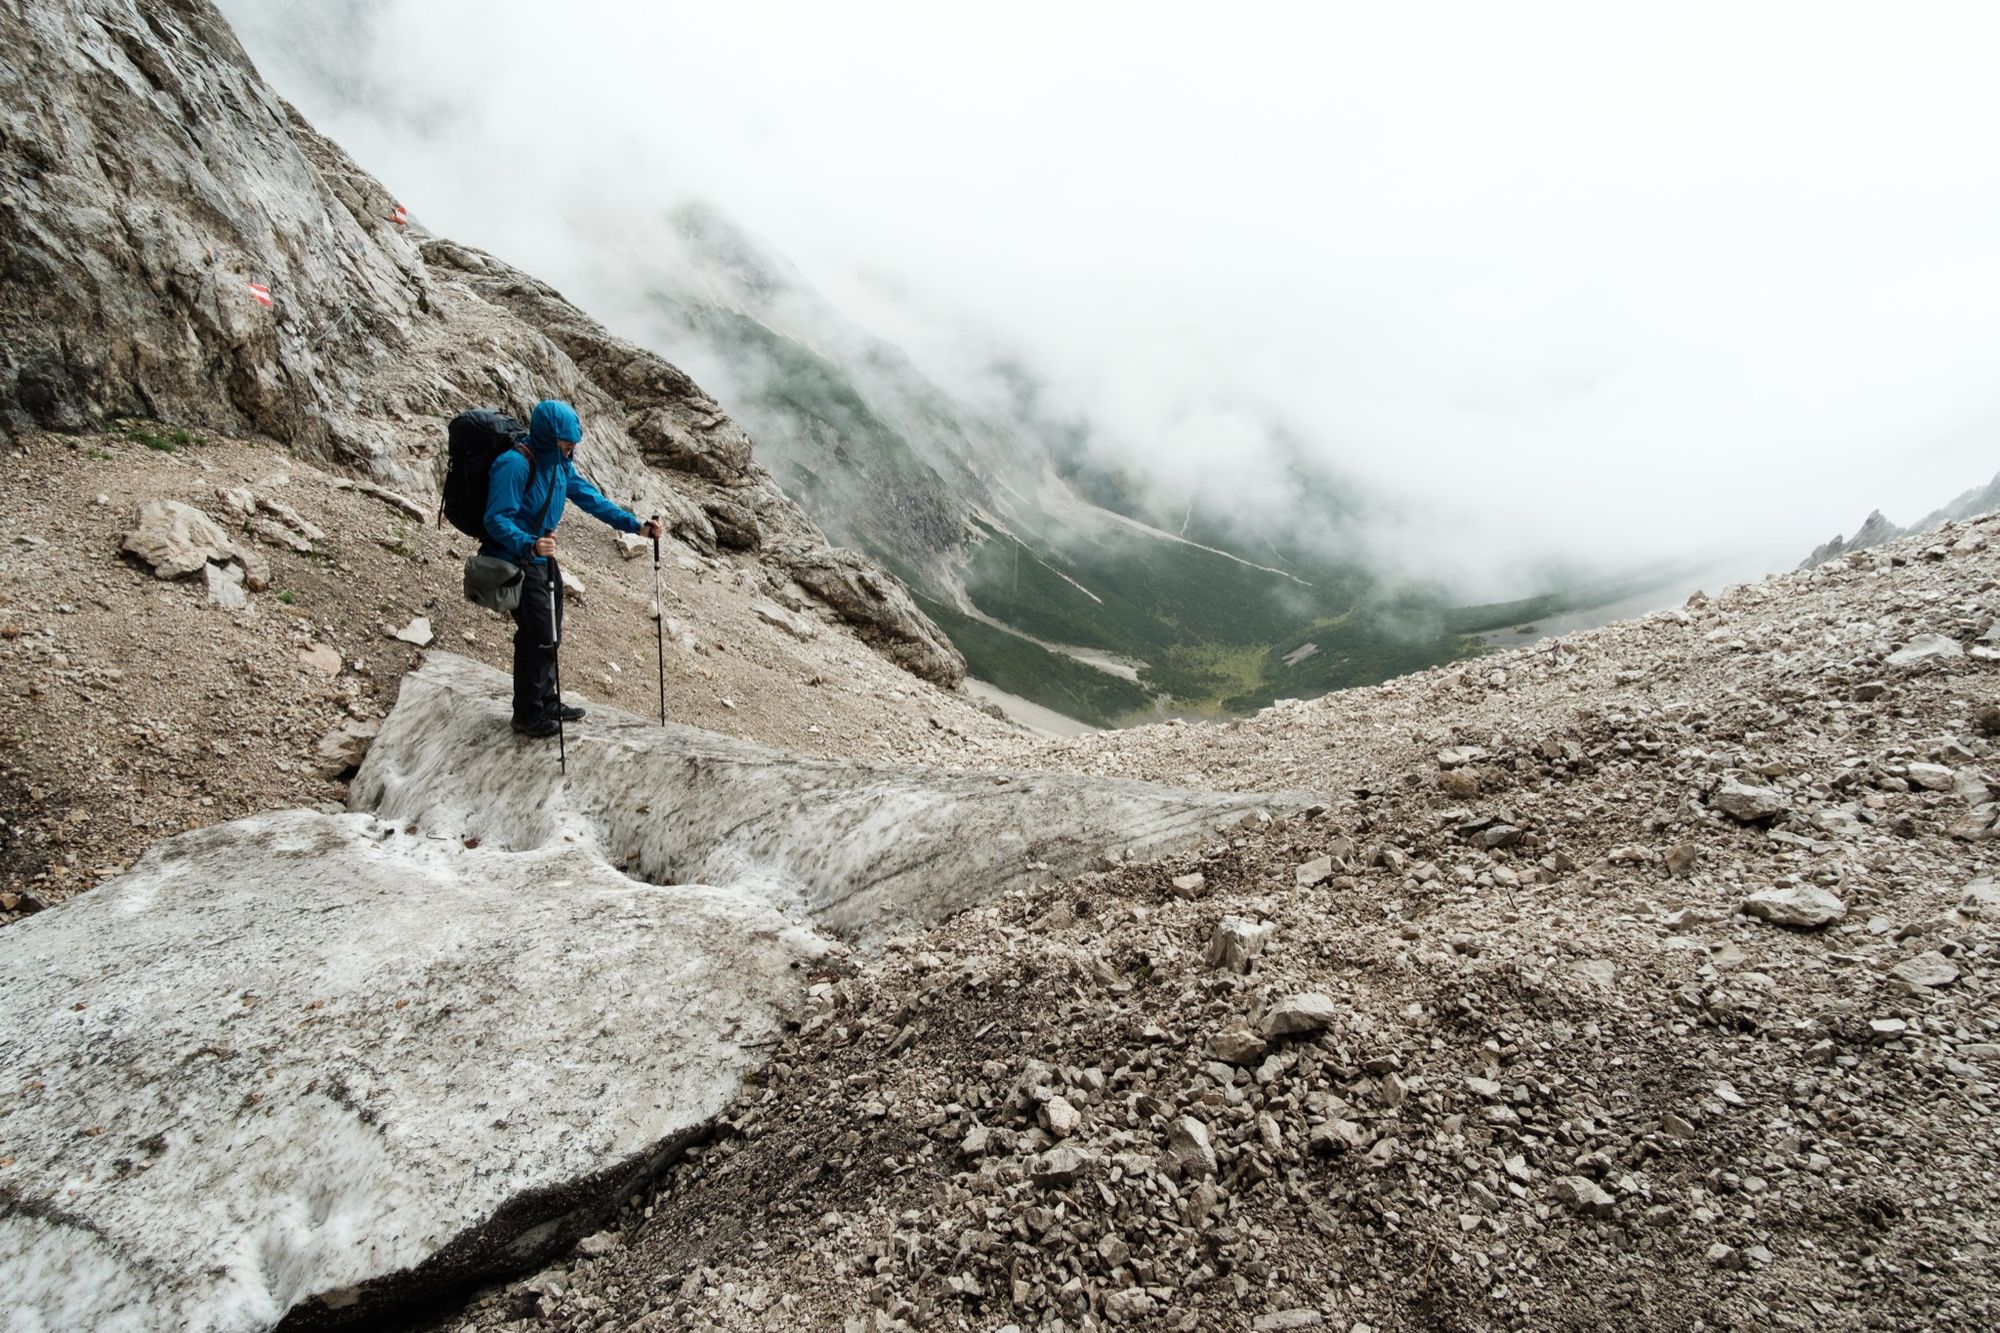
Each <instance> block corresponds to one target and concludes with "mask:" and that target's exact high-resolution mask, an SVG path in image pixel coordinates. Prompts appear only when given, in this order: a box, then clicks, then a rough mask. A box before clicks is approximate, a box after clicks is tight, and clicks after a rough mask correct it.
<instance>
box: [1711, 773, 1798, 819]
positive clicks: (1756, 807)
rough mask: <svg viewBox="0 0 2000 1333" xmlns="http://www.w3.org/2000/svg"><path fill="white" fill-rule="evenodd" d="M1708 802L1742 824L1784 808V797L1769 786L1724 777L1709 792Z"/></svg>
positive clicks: (1767, 817)
mask: <svg viewBox="0 0 2000 1333" xmlns="http://www.w3.org/2000/svg"><path fill="white" fill-rule="evenodd" d="M1708 803H1709V804H1710V805H1712V806H1714V807H1715V808H1716V809H1718V810H1720V811H1722V813H1723V814H1725V815H1728V816H1729V817H1730V818H1731V819H1734V820H1736V821H1738V822H1739V823H1744V824H1754V823H1756V822H1758V821H1759V820H1764V819H1769V818H1771V817H1772V816H1773V815H1776V814H1777V813H1778V812H1779V811H1780V810H1782V809H1784V808H1785V798H1784V797H1783V796H1781V795H1779V794H1778V793H1777V792H1775V791H1773V790H1772V789H1771V788H1769V787H1764V786H1759V785H1756V784H1753V783H1748V782H1744V781H1743V780H1742V779H1740V778H1737V777H1734V776H1730V777H1725V778H1723V780H1722V781H1721V782H1720V783H1718V784H1717V785H1716V788H1715V790H1714V791H1713V792H1711V793H1710V794H1709V798H1708Z"/></svg>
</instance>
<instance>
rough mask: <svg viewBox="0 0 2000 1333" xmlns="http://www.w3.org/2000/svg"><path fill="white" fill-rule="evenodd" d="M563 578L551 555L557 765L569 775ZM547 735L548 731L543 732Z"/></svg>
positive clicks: (564, 774) (550, 659) (552, 656)
mask: <svg viewBox="0 0 2000 1333" xmlns="http://www.w3.org/2000/svg"><path fill="white" fill-rule="evenodd" d="M560 578H562V571H561V570H560V569H557V568H556V558H555V557H554V556H550V557H549V637H550V639H551V642H550V644H549V661H550V663H551V665H553V666H554V668H555V673H556V766H557V768H558V769H559V770H560V771H561V773H562V774H563V776H565V777H567V776H569V739H568V737H567V736H565V735H564V734H563V716H562V706H563V701H562V624H561V622H560V621H558V620H557V619H556V581H557V580H558V579H560ZM542 734H543V735H545V736H546V735H547V734H548V733H547V732H543V733H542Z"/></svg>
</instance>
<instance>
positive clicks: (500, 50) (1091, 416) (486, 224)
mask: <svg viewBox="0 0 2000 1333" xmlns="http://www.w3.org/2000/svg"><path fill="white" fill-rule="evenodd" d="M222 8H223V9H224V11H225V13H226V14H227V15H228V16H229V18H230V19H231V20H232V22H234V23H235V24H236V25H237V27H238V29H239V32H240V33H241V35H242V36H243V37H244V40H245V42H246V45H247V46H248V48H249V49H250V51H251V53H252V55H253V57H255V58H256V59H257V60H258V62H259V64H260V66H261V67H263V68H264V69H265V71H266V73H267V74H268V75H270V76H271V77H272V79H273V80H274V82H275V83H276V84H277V86H278V87H279V89H280V90H281V91H282V92H284V93H285V94H286V95H287V96H290V97H291V98H293V100H295V101H296V102H298V103H299V104H300V105H301V107H302V109H303V110H305V111H306V113H307V114H308V115H309V116H310V117H311V118H313V119H314V120H315V121H316V122H317V123H319V124H320V125H321V127H322V128H324V129H326V130H327V131H328V132H329V133H331V134H332V135H333V136H334V137H335V138H336V139H337V140H339V141H340V142H341V143H342V144H344V145H345V146H346V147H347V148H348V149H349V150H350V151H351V152H353V153H354V154H355V156H356V157H357V158H358V159H359V160H360V161H361V162H362V164H363V165H364V166H366V167H368V168H369V169H371V170H373V171H375V172H376V173H377V174H379V175H381V176H383V177H384V178H385V179H386V180H387V181H388V182H389V183H390V184H391V186H392V188H394V189H396V190H397V191H399V192H401V193H402V194H403V196H404V198H405V202H407V203H409V204H410V205H411V206H412V207H413V208H414V209H415V210H417V212H418V213H419V215H420V216H421V217H422V218H423V219H424V220H425V221H427V222H429V223H430V224H431V225H433V226H435V227H437V228H438V229H440V230H442V231H445V232H448V233H451V234H453V235H456V236H460V237H463V238H465V239H468V240H471V241H473V242H474V243H477V244H482V245H485V246H488V247H489V248H492V249H494V250H495V251H496V252H498V253H500V254H502V255H504V256H505V257H507V258H508V259H510V260H511V261H513V262H516V263H519V264H520V265H522V266H523V267H525V268H527V269H529V270H531V271H533V272H536V273H537V274H540V275H542V276H545V277H548V278H549V279H551V280H552V281H555V282H557V283H558V284H559V285H562V286H563V287H564V288H565V289H566V290H567V291H569V293H570V294H571V295H572V296H574V297H576V298H578V299H579V300H581V301H582V302H583V303H584V304H585V305H586V306H589V307H590V308H592V309H593V310H595V311H598V312H599V313H602V314H605V315H606V316H607V317H609V318H611V319H613V320H614V322H617V321H619V320H621V319H623V318H625V317H626V316H625V314H623V313H621V312H629V311H630V310H631V304H630V303H631V298H632V295H633V294H632V292H631V291H630V286H631V284H632V283H633V282H635V281H637V280H638V275H637V274H636V273H630V272H626V273H623V276H622V277H621V272H622V270H621V266H619V265H616V264H612V265H606V264H605V263H604V262H603V259H604V253H603V251H602V250H601V248H600V247H599V245H598V243H597V242H593V241H592V240H591V237H592V236H593V235H594V234H597V235H601V232H595V231H594V228H596V227H599V226H601V225H602V224H603V223H604V222H605V221H606V220H607V219H612V220H616V225H617V226H618V227H619V228H620V229H622V230H623V231H624V232H625V233H626V234H628V235H629V234H631V229H632V228H633V227H634V226H637V227H638V228H640V229H641V233H642V234H643V228H644V226H645V220H646V219H649V218H655V217H661V216H664V214H665V213H666V211H667V210H669V209H671V208H672V207H674V206H675V205H677V204H679V203H681V202H683V201H685V200H688V199H702V200H708V201H711V202H713V203H714V204H715V205H716V206H717V207H718V208H720V209H721V210H722V211H723V212H725V213H727V214H728V215H730V216H732V217H734V218H736V219H738V220H739V221H741V222H742V223H743V225H744V226H745V227H746V228H747V229H748V230H749V231H750V232H751V233H752V234H755V235H757V236H759V237H761V238H763V239H764V240H765V241H766V242H768V243H769V245H770V246H771V247H772V248H773V249H775V250H776V251H778V252H780V253H782V254H785V255H787V256H789V257H790V258H791V259H792V260H793V261H794V262H796V263H797V265H798V266H799V269H800V270H801V271H802V272H803V273H804V274H806V275H807V276H808V277H809V278H810V280H811V281H812V282H813V283H814V284H815V285H816V286H817V287H818V288H819V289H820V290H821V291H822V292H823V293H824V294H825V295H826V296H827V297H828V298H829V300H831V301H832V302H833V303H834V304H835V305H836V306H838V307H839V308H841V309H842V310H843V311H845V312H846V313H848V314H849V315H850V316H852V317H853V318H854V319H855V320H856V321H857V322H858V323H860V324H862V325H864V326H867V327H869V328H871V329H873V330H874V331H876V332H878V333H880V334H882V335H883V336H884V337H886V338H888V339H889V340H890V341H892V342H895V343H897V344H899V345H901V346H902V347H904V348H905V349H906V350H907V351H908V352H909V354H910V355H911V357H912V358H913V359H914V360H915V361H916V363H917V364H918V365H919V366H921V367H923V368H924V369H925V370H926V371H927V372H928V373H930V374H932V375H933V376H935V377H936V378H938V379H939V380H940V381H941V382H944V383H947V384H949V385H951V386H953V387H954V388H957V389H959V390H961V391H963V392H966V393H968V394H972V395H975V396H977V395H998V394H1000V393H1002V392H1004V391H1005V386H1004V385H1003V384H1001V383H1000V382H998V381H996V379H995V378H994V377H993V375H992V374H991V368H992V365H993V363H994V361H995V360H996V359H998V358H1012V359H1015V360H1017V361H1019V362H1020V363H1022V364H1024V365H1025V366H1027V367H1029V368H1030V369H1031V370H1032V372H1033V373H1034V374H1035V376H1036V377H1037V378H1038V379H1040V380H1041V381H1042V382H1043V383H1044V385H1045V395H1046V401H1045V404H1044V405H1045V406H1046V407H1047V408H1048V409H1049V410H1050V411H1051V413H1052V414H1055V415H1060V416H1068V417H1073V418H1076V419H1080V420H1083V421H1086V422H1088V423H1089V427H1090V431H1091V438H1092V440H1093V443H1094V445H1095V447H1097V448H1099V449H1101V450H1103V451H1104V452H1105V454H1106V455H1107V456H1108V457H1110V458H1113V459H1115V460H1118V461H1119V462H1121V463H1122V464H1123V465H1125V466H1126V467H1128V468H1130V469H1132V470H1135V471H1138V472H1143V473H1145V474H1147V475H1149V476H1151V477H1153V478H1154V479H1155V480H1156V482H1157V484H1158V485H1159V486H1160V487H1161V490H1162V493H1163V494H1164V493H1169V492H1173V491H1176V490H1179V491H1184V492H1191V493H1199V494H1202V495H1204V496H1206V497H1209V498H1210V499H1211V500H1215V501H1221V502H1226V503H1228V504H1231V505H1234V506H1237V507H1238V508H1240V509H1241V510H1242V511H1243V512H1244V513H1246V514H1249V515H1257V514H1260V513H1266V512H1268V513H1270V514H1272V515H1274V516H1277V517H1274V521H1279V519H1280V518H1281V519H1282V521H1287V522H1290V521H1301V522H1310V521H1311V519H1312V516H1311V515H1303V516H1301V515H1298V514H1296V513H1288V512H1287V506H1288V505H1292V504H1295V500H1296V486H1295V484H1294V481H1293V475H1292V473H1293V461H1294V460H1293V457H1292V455H1293V453H1294V451H1298V450H1303V451H1304V452H1305V453H1306V454H1307V455H1308V456H1310V457H1311V458H1313V459H1315V460H1317V462H1318V463H1319V464H1320V465H1321V466H1323V467H1325V468H1326V469H1328V470H1330V471H1332V472H1336V473H1338V474H1340V475H1343V476H1346V477H1350V478H1353V479H1355V481H1356V482H1358V483H1359V484H1360V485H1361V486H1363V487H1364V488H1365V489H1366V490H1367V492H1368V493H1369V494H1370V495H1371V496H1373V497H1374V502H1373V504H1372V506H1371V511H1370V512H1371V514H1372V515H1373V518H1372V519H1371V522H1370V524H1369V525H1367V526H1365V527H1364V528H1363V529H1361V530H1357V531H1345V532H1343V534H1342V539H1343V540H1352V541H1354V542H1356V543H1357V544H1358V545H1359V546H1360V548H1361V549H1363V550H1365V551H1366V552H1367V553H1368V554H1369V556H1370V558H1371V559H1373V560H1375V561H1377V562H1378V563H1380V564H1381V565H1383V566H1384V567H1385V568H1389V569H1392V570H1395V571H1397V572H1403V573H1408V574H1412V575H1415V576H1419V577H1434V578H1442V579H1446V580H1449V581H1451V582H1453V583H1454V584H1455V585H1456V586H1460V587H1463V588H1466V589H1468V590H1473V591H1476V592H1478V593H1480V594H1490V595H1502V594H1504V593H1505V592H1506V591H1508V589H1506V588H1505V587H1503V586H1501V585H1503V584H1505V583H1507V582H1508V581H1509V580H1513V581H1516V582H1518V581H1519V579H1520V578H1523V577H1526V573H1525V571H1528V570H1531V569H1536V568H1543V567H1546V565H1547V563H1548V562H1550V561H1571V562H1590V563H1595V564H1599V565H1602V564H1606V563H1633V562H1639V561H1645V560H1652V559H1659V558H1688V557H1694V556H1697V555H1710V554H1720V553H1727V554H1730V555H1731V556H1732V557H1733V558H1734V559H1735V560H1736V562H1737V565H1738V566H1739V567H1740V568H1742V569H1744V570H1745V571H1746V572H1747V571H1748V570H1750V569H1753V568H1770V567H1776V566H1781V565H1787V564H1790V563H1791V562H1792V561H1794V560H1796V559H1797V557H1798V556H1799V555H1801V554H1803V552H1804V551H1805V550H1807V549H1809V548H1810V547H1811V546H1812V545H1814V544H1816V543H1817V542H1818V541H1820V540H1823V539H1824V538H1826V537H1828V536H1831V535H1832V534H1833V532H1834V531H1836V530H1851V529H1852V528H1853V527H1854V526H1856V525H1857V524H1858V523H1859V522H1860V520H1861V518H1862V517H1863V515H1864V514H1865V513H1866V512H1867V511H1868V510H1869V509H1871V508H1875V507H1878V506H1879V507H1881V508H1883V509H1884V510H1885V511H1887V512H1888V513H1889V514H1890V515H1891V516H1892V517H1894V518H1897V519H1898V520H1900V521H1903V522H1908V521H1910V520H1911V519H1914V518H1915V517H1917V516H1918V515H1920V514H1921V513H1923V512H1925V511H1927V510H1929V509H1931V508H1933V507H1935V506H1936V505H1938V504H1940V503H1942V502H1943V501H1945V500H1946V499H1948V498H1950V496H1951V495H1952V494H1954V493H1956V492H1957V491H1958V490H1960V489H1963V488H1964V487H1967V486H1970V485H1972V484H1974V483H1977V482H1980V481H1983V480H1984V479H1985V478H1986V477H1988V476H1990V475H1991V474H1992V473H1993V471H1994V470H1995V469H1996V467H2000V377H1996V376H1995V375H1994V374H1993V370H1992V368H1993V366H1994V365H1995V364H2000V157H1996V156H1995V155H1994V154H1993V153H1992V152H1991V151H1990V145H1989V143H1988V142H1987V140H1988V139H1989V137H1990V133H1989V131H1990V127H1991V126H1992V125H1994V124H2000V81H1996V80H1994V79H1992V78H1991V69H1992V68H1993V64H1994V59H1995V56H1996V55H2000V13H1996V11H1994V10H1992V8H1991V7H1990V6H1986V5H1983V4H1976V3H1969V4H1932V5H1925V6H1922V7H1917V8H1911V7H1903V8H1901V9H1897V10H1894V11H1891V10H1889V9H1885V8H1883V7H1880V6H1877V5H1872V4H1871V5H1862V4H1837V3H1835V4H1828V3H1811V4H1805V3H1801V4H1793V5H1787V4H1772V5H1759V6H1751V7H1746V6H1740V5H1686V4H1658V5H1646V6H1638V7H1630V6H1615V7H1606V6H1601V5H1595V4H1586V3H1576V4H1540V5H1533V6H1489V5H1481V4H1476V3H1471V2H1470V0H1468V3H1464V4H1455V5H1444V6H1441V7H1427V8H1424V9H1422V10H1421V11H1419V10H1417V9H1411V8H1409V7H1393V6H1389V7H1384V6H1374V7H1359V6H1356V7H1338V8H1336V7H1330V6H1310V5H1289V4H1271V5H1259V6H1251V7H1248V8H1244V9H1239V10H1237V11H1232V12H1231V14H1230V15H1229V16H1227V17H1222V16H1220V15H1219V12H1218V11H1216V10H1214V9H1213V8H1212V7H1209V6H1196V5H1192V4H1165V5H1160V4H1140V3H1136V2H1133V3H1108V4H1103V5H1095V6H1089V7H1083V8H1082V9H1079V8H1078V7H1076V6H1064V5H1055V4H1035V3H1031V4H1025V5H1017V6H1011V7H1006V8H1005V9H993V8H990V7H988V8H986V9H978V8H976V7H975V8H970V9H968V8H967V7H964V6H935V5H925V4H919V3H916V0H906V2H905V3H861V4H854V5H841V6H817V5H810V4H805V3H797V4H764V5H754V6H728V5H723V6H717V5H704V6H682V5H659V6H656V5H640V4H636V3H610V2H609V0H576V2H575V3H572V4H569V5H565V6H562V7H560V8H559V9H550V8H549V7H547V6H543V5H536V4H530V3H527V0H481V2H480V3H476V4H475V3H471V0H355V2H354V3H351V4H349V5H339V4H323V5H319V6H313V7H310V8H302V7H298V6H291V5H283V6H280V5H278V4H275V3H270V2H269V0H224V3H223V4H222Z"/></svg>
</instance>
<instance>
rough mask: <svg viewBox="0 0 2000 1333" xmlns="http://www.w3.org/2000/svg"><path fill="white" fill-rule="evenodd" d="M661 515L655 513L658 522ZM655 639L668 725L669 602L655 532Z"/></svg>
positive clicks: (662, 717)
mask: <svg viewBox="0 0 2000 1333" xmlns="http://www.w3.org/2000/svg"><path fill="white" fill-rule="evenodd" d="M659 521H660V516H659V515H658V514H655V515H653V522H655V523H658V522H659ZM653 640H654V642H655V643H656V644H657V645H658V646H659V650H660V725H661V726H663V727H664V726H666V725H667V604H666V602H665V601H663V600H662V599H661V597H660V534H659V531H658V529H655V530H654V532H653Z"/></svg>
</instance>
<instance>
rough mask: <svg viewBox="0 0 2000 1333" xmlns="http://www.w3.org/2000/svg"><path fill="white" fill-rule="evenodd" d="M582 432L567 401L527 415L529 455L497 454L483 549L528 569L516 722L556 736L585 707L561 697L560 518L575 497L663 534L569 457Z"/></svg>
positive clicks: (625, 526) (520, 610)
mask: <svg viewBox="0 0 2000 1333" xmlns="http://www.w3.org/2000/svg"><path fill="white" fill-rule="evenodd" d="M582 439H583V422H582V421H581V420H580V419H579V418H578V417H577V415H576V409H575V408H573V407H571V406H570V405H569V404H568V403H564V402H558V401H556V400H554V399H546V398H545V399H543V400H542V401H541V402H539V403H536V404H535V410H534V413H533V415H531V416H530V417H529V418H528V452H529V453H530V454H531V455H532V456H533V461H532V465H531V464H530V460H529V459H528V458H525V457H523V456H522V455H521V453H520V451H519V450H518V449H504V450H502V451H501V452H500V454H499V456H498V457H496V458H495V459H494V460H493V470H492V472H491V473H490V474H489V477H488V480H487V490H486V540H485V543H484V544H483V545H481V546H480V548H479V553H480V554H481V555H487V556H499V557H501V558H503V559H506V560H511V561H512V562H514V563H515V564H516V565H519V566H520V568H521V572H522V575H523V586H522V589H521V602H520V605H519V606H517V607H515V608H514V610H513V613H512V614H513V617H514V626H515V628H514V730H516V731H518V732H520V733H521V734H522V735H524V736H535V737H543V736H553V735H555V734H556V733H557V731H558V730H559V729H560V728H559V723H562V722H574V721H576V720H577V719H578V718H581V717H582V716H583V709H581V708H579V707H576V706H575V705H573V704H566V703H564V702H563V701H562V700H561V699H559V698H557V697H556V644H557V643H558V641H559V638H560V634H561V630H562V619H563V592H562V574H561V571H560V570H559V569H558V568H557V566H556V538H555V531H556V525H557V524H558V523H560V522H562V516H563V506H564V504H565V503H566V502H567V501H570V500H574V501H576V502H577V504H578V505H579V506H580V507H581V508H582V509H583V512H584V513H586V514H589V515H590V516H591V517H592V518H595V519H597V520H599V521H600V522H603V523H606V524H608V525H610V526H611V527H614V528H616V529H618V530H619V531H620V532H636V533H639V534H640V535H641V536H645V537H655V538H657V537H658V536H659V535H660V524H659V521H658V520H656V519H648V520H646V521H645V522H643V523H642V522H640V521H639V519H638V518H637V517H636V516H634V515H633V514H631V513H630V512H628V511H626V510H624V509H621V508H619V507H618V506H617V505H615V504H613V503H612V502H611V501H610V500H607V499H605V498H604V493H603V492H602V491H599V490H598V489H597V487H595V486H593V485H591V484H590V481H589V479H588V478H586V477H585V476H584V475H583V474H582V473H580V472H578V471H577V470H576V468H575V467H574V466H573V465H572V464H571V462H570V458H571V456H572V455H574V454H575V453H576V446H577V444H578V442H579V441H581V440H582Z"/></svg>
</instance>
